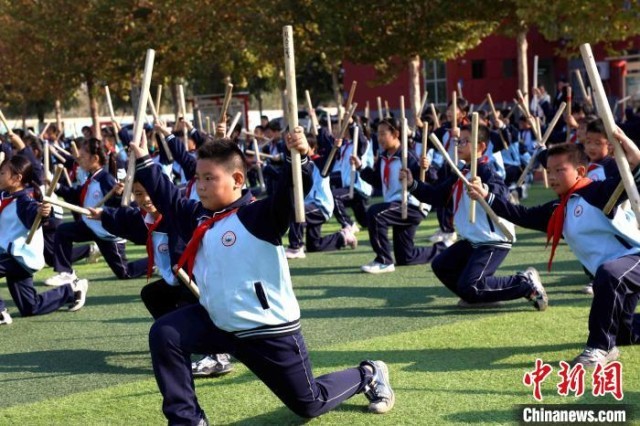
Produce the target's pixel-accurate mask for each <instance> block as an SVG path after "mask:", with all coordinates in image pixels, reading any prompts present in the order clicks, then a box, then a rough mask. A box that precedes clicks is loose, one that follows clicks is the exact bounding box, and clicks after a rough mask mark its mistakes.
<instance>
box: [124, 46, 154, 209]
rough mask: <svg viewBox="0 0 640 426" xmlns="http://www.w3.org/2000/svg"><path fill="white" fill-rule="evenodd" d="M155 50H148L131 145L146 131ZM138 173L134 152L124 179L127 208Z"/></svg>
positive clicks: (137, 142) (131, 153)
mask: <svg viewBox="0 0 640 426" xmlns="http://www.w3.org/2000/svg"><path fill="white" fill-rule="evenodd" d="M155 54H156V52H155V50H153V49H148V50H147V55H146V58H145V63H144V73H143V74H142V87H141V89H140V99H139V102H138V111H137V112H136V119H135V123H134V124H133V139H132V140H131V143H133V144H140V141H141V140H142V132H143V130H144V127H143V126H144V117H145V116H146V110H147V102H148V100H147V98H148V97H149V86H151V75H152V74H153V60H154V58H155ZM135 172H136V158H135V155H134V154H133V150H131V152H130V153H129V163H128V164H127V175H126V177H125V179H124V192H123V193H122V206H123V207H127V206H128V205H129V203H130V202H131V192H132V190H133V178H134V175H135Z"/></svg>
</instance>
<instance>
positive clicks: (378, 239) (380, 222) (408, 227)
mask: <svg viewBox="0 0 640 426" xmlns="http://www.w3.org/2000/svg"><path fill="white" fill-rule="evenodd" d="M422 219H424V216H423V215H422V213H421V211H420V209H419V208H418V207H415V206H412V205H409V206H408V207H407V218H406V219H402V211H401V205H400V203H398V202H393V203H380V204H374V205H373V206H371V207H369V210H368V211H367V222H368V224H369V227H368V228H367V229H368V230H369V241H370V242H371V247H372V248H373V251H374V252H375V253H376V258H375V261H376V262H378V263H382V264H385V265H391V264H392V263H393V257H392V256H391V250H392V248H391V243H390V242H389V237H388V235H387V234H388V231H389V227H392V229H393V254H394V255H395V258H396V264H397V265H420V264H424V263H429V262H431V261H432V260H433V258H434V257H435V256H436V255H437V254H438V252H439V250H440V249H441V245H438V246H432V247H416V246H415V245H414V242H413V240H414V239H415V236H416V230H417V229H418V225H419V224H420V222H421V221H422Z"/></svg>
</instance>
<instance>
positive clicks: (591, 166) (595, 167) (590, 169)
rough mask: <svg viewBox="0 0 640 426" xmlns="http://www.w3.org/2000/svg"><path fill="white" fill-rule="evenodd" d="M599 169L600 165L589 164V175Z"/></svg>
mask: <svg viewBox="0 0 640 426" xmlns="http://www.w3.org/2000/svg"><path fill="white" fill-rule="evenodd" d="M598 167H600V165H599V164H597V163H591V164H589V168H587V173H590V172H592V171H594V170H595V169H597V168H598Z"/></svg>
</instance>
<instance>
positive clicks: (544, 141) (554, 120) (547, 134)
mask: <svg viewBox="0 0 640 426" xmlns="http://www.w3.org/2000/svg"><path fill="white" fill-rule="evenodd" d="M566 107H567V103H566V102H562V103H561V104H560V106H559V107H558V111H556V115H554V116H553V118H552V119H551V123H549V126H547V131H546V132H544V136H543V137H542V140H541V141H540V144H542V145H546V144H547V141H548V140H549V137H551V133H552V132H553V128H554V127H556V124H558V120H560V117H562V113H563V112H564V109H565V108H566Z"/></svg>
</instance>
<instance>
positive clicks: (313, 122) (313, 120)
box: [304, 90, 319, 136]
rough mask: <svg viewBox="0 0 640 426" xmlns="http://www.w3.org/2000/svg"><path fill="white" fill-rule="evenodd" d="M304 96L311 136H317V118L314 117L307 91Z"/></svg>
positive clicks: (314, 112)
mask: <svg viewBox="0 0 640 426" xmlns="http://www.w3.org/2000/svg"><path fill="white" fill-rule="evenodd" d="M304 96H305V98H307V109H308V110H309V117H310V118H311V134H312V135H313V136H318V126H319V124H318V117H317V116H316V110H315V109H314V108H313V103H312V102H311V94H310V93H309V91H308V90H305V91H304Z"/></svg>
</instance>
